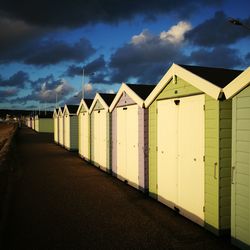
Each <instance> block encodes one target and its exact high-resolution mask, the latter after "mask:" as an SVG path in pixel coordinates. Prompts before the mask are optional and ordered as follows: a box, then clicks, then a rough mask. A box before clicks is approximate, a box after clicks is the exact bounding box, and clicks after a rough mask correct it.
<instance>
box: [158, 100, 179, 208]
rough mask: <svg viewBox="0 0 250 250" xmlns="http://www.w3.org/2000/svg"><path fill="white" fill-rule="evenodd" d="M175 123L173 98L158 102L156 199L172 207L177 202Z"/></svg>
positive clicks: (175, 110)
mask: <svg viewBox="0 0 250 250" xmlns="http://www.w3.org/2000/svg"><path fill="white" fill-rule="evenodd" d="M177 125H178V106H176V104H175V103H174V101H173V100H162V101H159V102H158V122H157V141H158V152H157V160H158V171H157V180H158V199H159V200H160V201H161V202H163V203H165V204H167V205H168V206H171V207H174V205H175V204H176V203H177V189H178V187H177V184H178V183H177V172H178V169H177V140H176V138H177Z"/></svg>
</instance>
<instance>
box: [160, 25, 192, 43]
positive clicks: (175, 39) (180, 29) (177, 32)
mask: <svg viewBox="0 0 250 250" xmlns="http://www.w3.org/2000/svg"><path fill="white" fill-rule="evenodd" d="M191 29H192V26H191V24H190V23H188V22H184V21H181V22H179V23H178V24H177V25H174V26H172V27H171V28H170V30H169V31H163V32H161V34H160V39H162V40H167V41H169V42H171V43H173V44H178V43H181V42H183V40H184V35H185V33H186V32H187V31H189V30H191Z"/></svg>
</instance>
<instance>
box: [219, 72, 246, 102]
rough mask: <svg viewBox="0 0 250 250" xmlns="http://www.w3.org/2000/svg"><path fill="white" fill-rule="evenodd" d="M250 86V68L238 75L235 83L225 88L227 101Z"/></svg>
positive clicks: (232, 82)
mask: <svg viewBox="0 0 250 250" xmlns="http://www.w3.org/2000/svg"><path fill="white" fill-rule="evenodd" d="M249 84H250V67H248V68H247V69H246V70H244V71H243V72H242V73H241V74H240V75H238V76H237V77H236V78H235V79H234V80H233V81H231V82H230V83H229V84H228V85H227V86H226V87H224V88H223V92H224V94H225V96H226V99H229V98H232V97H233V96H235V95H236V94H238V93H239V92H240V91H241V90H243V89H244V88H245V87H247V86H248V85H249Z"/></svg>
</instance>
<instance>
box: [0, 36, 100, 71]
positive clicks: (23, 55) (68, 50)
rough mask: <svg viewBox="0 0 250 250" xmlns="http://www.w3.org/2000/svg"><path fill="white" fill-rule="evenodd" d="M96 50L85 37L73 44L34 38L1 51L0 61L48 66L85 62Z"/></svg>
mask: <svg viewBox="0 0 250 250" xmlns="http://www.w3.org/2000/svg"><path fill="white" fill-rule="evenodd" d="M0 51H1V50H0ZM95 52H96V50H95V49H94V48H93V47H92V45H91V43H90V41H89V40H87V39H85V38H81V39H80V40H79V41H78V42H76V43H75V44H72V45H71V44H68V43H66V42H64V41H58V40H46V41H40V40H39V41H37V40H33V41H29V42H27V43H26V44H23V45H21V46H17V47H16V48H15V49H13V48H12V49H11V50H10V51H4V52H3V53H1V54H0V63H2V64H3V63H9V62H13V61H20V62H23V63H25V64H32V65H36V66H47V65H51V64H57V63H60V62H63V61H74V62H83V61H85V60H86V59H88V58H89V57H90V56H91V55H93V54H94V53H95Z"/></svg>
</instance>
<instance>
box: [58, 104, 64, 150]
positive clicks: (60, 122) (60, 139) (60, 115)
mask: <svg viewBox="0 0 250 250" xmlns="http://www.w3.org/2000/svg"><path fill="white" fill-rule="evenodd" d="M63 110H64V107H59V109H58V128H59V132H58V135H59V137H58V143H59V145H61V146H64V120H63Z"/></svg>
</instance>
